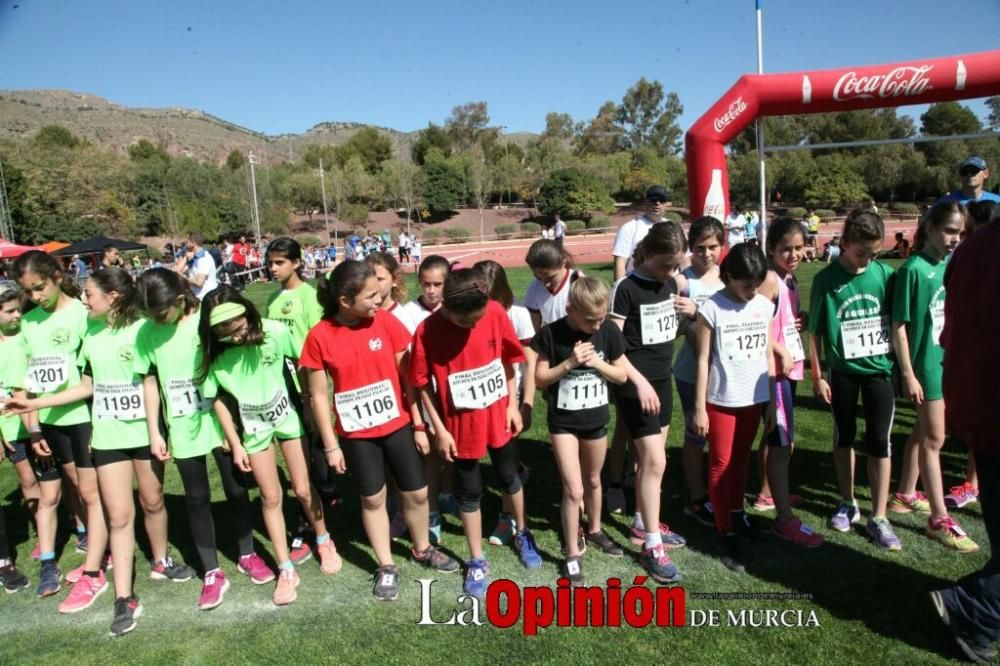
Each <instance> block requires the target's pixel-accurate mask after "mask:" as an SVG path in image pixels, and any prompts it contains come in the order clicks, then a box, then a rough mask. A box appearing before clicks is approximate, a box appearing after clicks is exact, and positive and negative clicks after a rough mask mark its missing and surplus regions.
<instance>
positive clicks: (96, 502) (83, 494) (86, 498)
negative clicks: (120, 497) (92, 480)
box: [80, 484, 101, 507]
mask: <svg viewBox="0 0 1000 666" xmlns="http://www.w3.org/2000/svg"><path fill="white" fill-rule="evenodd" d="M80 499H82V500H83V503H84V504H86V505H87V506H88V507H95V506H100V505H101V494H100V493H99V492H98V491H97V486H96V485H90V484H85V485H84V486H82V487H81V488H80Z"/></svg>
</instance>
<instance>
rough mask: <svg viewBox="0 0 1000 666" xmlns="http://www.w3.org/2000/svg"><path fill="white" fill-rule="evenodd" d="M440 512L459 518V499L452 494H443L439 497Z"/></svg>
mask: <svg viewBox="0 0 1000 666" xmlns="http://www.w3.org/2000/svg"><path fill="white" fill-rule="evenodd" d="M438 510H439V511H440V512H441V513H450V514H451V515H453V516H455V517H458V498H456V497H455V496H454V495H451V494H445V493H441V494H440V495H438Z"/></svg>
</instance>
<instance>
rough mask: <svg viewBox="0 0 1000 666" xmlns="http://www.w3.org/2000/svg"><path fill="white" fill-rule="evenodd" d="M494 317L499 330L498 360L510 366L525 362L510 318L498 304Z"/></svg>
mask: <svg viewBox="0 0 1000 666" xmlns="http://www.w3.org/2000/svg"><path fill="white" fill-rule="evenodd" d="M491 303H492V301H491ZM494 316H495V317H496V319H497V326H499V328H500V335H501V344H500V359H501V360H502V361H503V362H504V363H509V364H510V365H514V364H515V363H522V362H524V361H526V360H527V358H526V357H525V355H524V348H523V347H522V346H521V341H520V340H518V339H517V333H516V332H515V331H514V325H513V324H511V323H510V317H508V316H507V313H506V312H504V311H503V308H502V307H501V306H500V305H499V304H497V308H496V311H495V312H494Z"/></svg>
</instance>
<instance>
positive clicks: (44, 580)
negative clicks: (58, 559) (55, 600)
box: [37, 560, 62, 597]
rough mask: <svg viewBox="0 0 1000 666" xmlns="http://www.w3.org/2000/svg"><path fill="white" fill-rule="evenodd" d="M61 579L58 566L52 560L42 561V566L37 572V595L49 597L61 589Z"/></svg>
mask: <svg viewBox="0 0 1000 666" xmlns="http://www.w3.org/2000/svg"><path fill="white" fill-rule="evenodd" d="M61 580H62V573H60V572H59V566H58V565H57V564H56V563H55V562H54V561H53V560H48V561H46V562H42V568H41V570H40V571H39V572H38V591H37V594H38V596H39V597H50V596H52V595H53V594H55V593H56V592H58V591H59V590H60V589H62V585H61V584H60V581H61Z"/></svg>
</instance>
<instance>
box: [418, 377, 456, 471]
mask: <svg viewBox="0 0 1000 666" xmlns="http://www.w3.org/2000/svg"><path fill="white" fill-rule="evenodd" d="M417 392H418V393H419V394H420V402H421V403H422V404H423V406H424V409H425V410H426V411H427V416H429V417H431V427H432V428H433V429H434V439H435V440H436V444H437V448H438V454H439V455H440V456H441V457H442V458H444V459H445V460H447V461H448V462H453V461H454V460H455V456H456V455H458V449H457V448H456V446H455V438H454V437H452V436H451V433H450V432H448V430H447V429H446V428H445V427H444V421H442V420H441V414H440V412H438V408H437V405H436V404H435V403H436V402H437V401H436V400H435V398H436V396H435V395H434V393H433V389H432V388H431V386H430V385H427V386H421V387H420V388H418V389H417Z"/></svg>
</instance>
